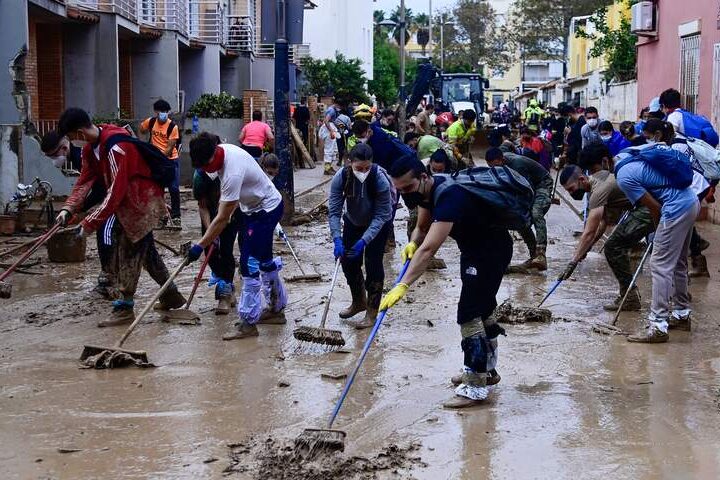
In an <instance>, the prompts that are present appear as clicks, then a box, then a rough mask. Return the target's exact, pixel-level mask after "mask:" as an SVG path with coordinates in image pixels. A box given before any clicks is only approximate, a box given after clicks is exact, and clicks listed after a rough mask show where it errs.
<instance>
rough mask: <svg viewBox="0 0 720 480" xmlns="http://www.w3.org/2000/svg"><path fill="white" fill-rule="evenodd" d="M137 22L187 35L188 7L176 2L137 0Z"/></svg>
mask: <svg viewBox="0 0 720 480" xmlns="http://www.w3.org/2000/svg"><path fill="white" fill-rule="evenodd" d="M137 1H138V22H139V23H141V24H144V25H149V26H151V27H154V28H161V29H164V30H175V31H176V32H179V33H181V34H183V35H187V30H188V8H187V7H188V5H187V2H184V1H178V0H137Z"/></svg>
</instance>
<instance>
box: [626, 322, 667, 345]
mask: <svg viewBox="0 0 720 480" xmlns="http://www.w3.org/2000/svg"><path fill="white" fill-rule="evenodd" d="M667 325H668V324H667V323H666V322H649V324H648V325H646V326H645V327H643V328H642V329H640V330H638V331H637V332H636V333H634V334H632V335H630V336H629V337H627V341H628V342H633V343H664V342H667V341H668V340H669V339H670V336H669V335H668V332H667Z"/></svg>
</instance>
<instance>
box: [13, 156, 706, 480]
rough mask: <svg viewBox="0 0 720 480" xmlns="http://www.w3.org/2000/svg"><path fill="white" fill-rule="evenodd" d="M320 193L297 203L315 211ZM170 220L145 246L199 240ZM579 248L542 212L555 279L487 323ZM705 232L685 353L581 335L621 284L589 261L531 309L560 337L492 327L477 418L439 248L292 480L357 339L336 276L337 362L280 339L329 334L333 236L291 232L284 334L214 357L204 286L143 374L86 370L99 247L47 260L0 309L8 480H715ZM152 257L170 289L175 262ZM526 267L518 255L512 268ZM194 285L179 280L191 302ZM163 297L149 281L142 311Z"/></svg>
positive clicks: (156, 320) (634, 317) (151, 341)
mask: <svg viewBox="0 0 720 480" xmlns="http://www.w3.org/2000/svg"><path fill="white" fill-rule="evenodd" d="M316 170H318V174H319V173H320V172H319V169H316ZM326 189H327V185H325V186H324V187H322V189H321V190H318V191H316V192H313V193H311V194H308V195H305V196H304V197H303V198H302V201H299V202H298V204H299V205H300V206H301V207H305V208H311V207H312V206H314V205H316V204H317V203H318V202H320V201H321V200H322V199H323V195H324V191H326ZM183 208H184V210H183V225H184V230H183V231H182V232H177V233H176V232H161V233H159V234H158V238H160V239H161V240H163V241H165V242H167V243H169V244H172V245H179V244H180V243H182V241H186V240H191V239H196V238H198V237H199V220H198V217H197V212H196V208H195V205H194V202H192V201H187V202H185V203H184V206H183ZM406 217H407V210H404V209H403V210H400V211H399V212H398V216H397V218H396V220H395V235H396V238H397V240H398V248H397V249H396V251H395V252H392V254H387V255H386V256H385V267H386V289H387V288H388V286H389V282H391V281H392V278H394V277H395V276H396V275H397V273H398V269H399V267H400V260H399V253H400V247H401V246H402V245H403V244H404V243H405V241H406V233H405V232H406V230H405V229H406V227H405V225H406ZM581 228H582V224H581V223H580V221H579V220H578V219H577V217H576V216H575V215H574V214H573V213H572V212H571V211H570V210H569V209H568V208H567V207H566V206H564V205H563V206H553V207H552V208H551V210H550V213H549V214H548V229H549V236H550V245H549V247H548V262H549V269H548V271H547V272H546V274H535V275H508V276H506V277H505V279H504V281H503V284H502V287H501V290H500V292H499V294H498V303H501V302H503V301H504V300H506V299H509V300H510V302H511V303H512V304H513V305H515V306H536V305H537V303H538V302H539V301H540V300H541V299H542V297H543V296H544V294H545V293H546V291H547V289H548V288H549V287H550V285H551V284H552V283H553V281H554V280H555V278H556V277H557V275H558V273H559V272H560V271H561V270H562V269H563V268H564V266H565V264H566V259H567V257H568V256H569V255H570V254H571V251H572V248H573V246H574V244H575V241H576V239H575V238H574V237H573V232H574V231H576V230H580V229H581ZM700 229H701V233H702V235H703V236H704V237H706V238H707V239H708V240H709V241H710V242H711V245H712V246H711V247H710V250H708V253H709V255H708V258H710V263H711V265H710V267H711V272H712V275H713V278H710V279H693V281H692V284H691V287H690V290H691V293H692V295H693V309H694V312H693V315H694V319H695V322H694V325H693V327H694V328H693V331H692V332H691V333H686V332H677V331H673V333H672V335H671V339H670V342H668V343H665V344H658V345H643V344H631V343H628V342H626V340H625V338H624V337H623V336H622V335H615V336H606V335H600V334H597V333H594V332H593V331H592V323H593V322H596V321H602V322H609V321H611V320H612V314H611V313H607V312H604V311H603V310H602V305H603V303H606V302H607V301H608V300H611V299H612V298H613V296H614V295H615V294H616V290H617V286H616V284H615V281H614V280H613V278H612V275H611V273H610V270H609V268H608V266H607V263H606V262H605V260H604V258H603V256H602V255H601V254H599V253H591V254H589V255H588V258H587V260H586V261H584V262H583V263H582V264H581V265H580V267H578V271H577V272H576V274H575V275H574V276H573V277H572V279H571V280H570V281H567V282H565V283H563V284H562V285H561V286H560V288H558V290H557V291H556V292H555V293H554V294H553V295H552V296H551V297H550V298H549V299H548V301H547V302H546V303H545V305H544V307H546V308H548V309H550V310H551V311H552V314H553V317H554V320H553V321H550V322H532V323H518V324H506V325H504V326H505V328H506V329H507V337H502V338H501V339H500V350H499V362H498V371H499V372H500V374H501V375H502V381H501V382H500V384H499V385H498V386H497V387H496V389H495V391H494V393H493V395H492V396H491V397H490V400H489V401H488V402H487V403H486V404H485V405H483V406H480V407H477V408H472V409H468V410H461V411H457V412H456V411H450V410H444V409H443V408H442V406H441V404H442V402H443V401H444V400H447V399H448V398H449V397H451V396H452V395H453V391H452V388H451V384H450V377H451V376H452V375H454V374H456V373H457V372H458V371H459V369H460V367H461V366H462V353H461V350H460V348H459V344H460V335H459V330H458V327H457V325H456V323H455V314H456V309H455V306H456V303H457V298H458V296H459V289H460V280H459V274H458V271H459V258H458V254H457V248H456V246H455V244H454V242H452V241H451V240H449V241H448V242H446V244H445V245H444V246H443V247H442V249H441V250H440V253H439V257H441V258H442V259H444V260H445V261H446V262H447V265H448V268H447V269H446V270H440V271H434V272H428V273H427V274H426V275H425V276H424V277H423V278H422V279H421V280H420V282H419V283H418V284H417V285H414V286H413V287H412V288H411V290H410V292H409V294H408V296H407V297H406V299H405V300H403V301H402V302H401V303H400V304H399V305H398V306H396V307H395V308H393V309H392V310H391V311H389V313H388V316H387V319H386V322H385V324H384V325H383V326H382V328H381V330H380V332H379V334H378V337H377V341H376V343H375V344H374V345H373V347H372V349H371V350H370V353H369V354H368V357H367V359H366V361H365V364H364V366H363V368H362V370H361V371H360V375H359V377H358V379H357V381H356V382H355V385H354V387H353V389H352V391H351V393H350V396H349V397H348V399H347V401H346V403H345V406H344V408H343V410H342V411H341V412H340V415H339V417H338V420H337V422H336V423H335V428H339V429H342V430H345V431H346V432H347V440H346V451H345V452H344V453H343V454H336V455H334V456H333V457H332V458H330V459H325V460H322V461H320V462H319V463H317V464H313V465H312V466H294V467H293V468H294V470H289V469H290V466H288V463H283V462H289V461H290V462H292V460H288V458H287V448H291V447H288V446H287V445H289V444H291V443H292V441H293V439H294V438H295V437H296V436H297V435H299V434H300V433H301V432H302V430H303V429H304V428H308V427H324V425H325V423H326V422H327V418H328V416H329V414H330V412H331V411H332V408H333V406H334V403H335V401H336V400H337V398H338V396H339V394H340V392H341V389H342V386H343V382H344V378H343V375H344V374H346V373H348V372H349V371H350V370H351V369H352V367H353V366H354V363H355V361H356V359H357V355H358V353H359V350H360V348H361V347H362V344H363V342H364V341H365V339H366V336H367V334H368V330H363V331H359V332H358V331H356V330H354V329H352V328H349V327H347V326H345V325H344V324H343V323H342V322H341V321H340V320H339V318H338V311H339V310H341V309H342V308H344V306H345V305H346V304H347V302H348V301H349V298H350V292H349V290H348V288H347V284H346V282H345V280H344V278H343V277H342V276H341V277H340V281H339V282H338V286H337V287H336V289H335V293H334V297H333V302H332V304H331V306H330V315H329V317H328V328H337V329H340V330H341V331H342V333H343V336H344V338H345V339H346V341H347V342H348V343H347V345H346V346H345V347H344V348H343V349H341V350H340V351H337V352H333V353H321V352H320V351H310V350H309V349H299V348H298V344H297V342H296V341H295V340H294V339H293V336H292V331H293V329H294V328H295V327H296V326H299V325H306V326H314V325H316V324H317V323H318V322H319V320H320V316H321V314H322V309H323V298H324V296H325V295H326V293H327V290H328V287H329V278H330V277H331V275H332V269H333V260H332V241H331V239H330V234H329V231H328V228H327V224H326V223H325V222H312V223H309V224H305V225H299V226H295V227H287V228H286V229H285V231H286V233H287V234H288V236H289V238H290V239H291V240H292V242H293V243H294V247H295V249H296V251H297V253H298V255H299V256H300V258H301V260H302V261H303V262H304V264H305V265H304V267H305V269H306V270H307V271H310V272H312V271H315V272H318V273H320V274H321V275H322V277H323V281H322V282H313V283H289V284H288V288H289V294H290V304H289V306H288V309H287V318H288V323H287V325H284V326H267V325H262V326H261V327H260V336H259V337H257V338H251V339H244V340H240V341H233V342H223V341H222V340H221V336H222V335H223V333H225V332H226V331H227V330H228V329H229V328H230V327H232V323H233V322H234V321H235V315H234V314H232V313H231V314H230V315H228V316H216V315H215V314H214V313H213V311H212V307H213V306H214V303H215V302H214V299H213V290H212V289H210V288H208V287H207V285H206V282H203V283H202V284H201V286H200V289H199V290H198V293H197V296H196V299H195V300H194V303H193V309H194V310H195V311H196V312H198V313H200V317H201V323H200V324H199V325H179V324H168V323H164V322H161V321H160V316H159V315H158V314H157V313H151V315H150V316H149V317H148V318H147V319H146V320H145V321H143V323H142V324H140V326H139V327H138V328H137V329H136V331H135V332H134V333H133V335H132V336H131V337H130V338H129V340H128V342H127V343H126V347H127V348H131V349H138V350H139V349H142V350H146V351H147V352H148V357H149V359H150V361H151V362H152V363H154V364H155V365H156V366H157V367H156V368H150V369H137V368H126V369H117V370H93V369H80V368H79V367H80V364H79V362H78V358H79V356H80V353H81V351H82V347H83V345H85V344H96V345H98V344H99V345H106V344H112V343H114V342H115V341H116V340H117V339H118V337H119V336H120V335H121V334H122V332H123V329H122V328H105V329H99V328H97V327H96V326H95V325H96V323H97V321H98V320H100V319H102V318H103V315H104V314H105V313H106V312H108V311H109V304H108V302H106V301H104V300H97V299H94V298H93V297H92V295H91V294H90V293H89V291H90V289H91V288H92V287H93V286H94V284H95V280H96V274H97V271H98V262H97V258H96V253H95V251H94V242H88V243H89V249H88V260H86V262H85V263H84V264H66V265H62V264H52V263H48V262H47V261H46V258H47V253H46V251H45V250H44V249H41V250H40V251H39V252H38V254H36V255H35V257H40V258H41V259H42V260H43V263H42V268H41V272H42V275H35V276H30V275H14V276H13V277H12V283H13V284H14V287H13V297H12V298H11V299H9V300H3V303H2V305H1V307H0V308H2V311H3V315H2V319H3V321H2V325H1V326H0V329H1V332H2V342H1V345H0V444H1V445H2V446H3V448H2V451H1V452H0V469H1V470H2V471H3V472H4V473H3V475H2V477H3V478H7V479H35V478H37V479H90V478H107V479H146V478H157V479H161V478H162V479H200V478H223V477H225V476H226V477H227V478H238V479H250V478H338V479H339V478H416V479H475V478H498V479H505V478H518V479H521V478H522V479H525V478H553V479H576V478H593V479H594V478H597V479H600V478H609V477H612V478H636V479H656V478H657V479H663V478H698V479H712V478H719V477H720V460H718V456H717V452H718V449H719V448H720V440H719V439H720V422H718V417H719V416H720V382H719V381H718V374H719V373H720V354H719V353H718V348H717V345H718V342H719V341H720V323H719V322H718V320H717V318H718V317H717V313H716V312H717V309H718V306H719V305H720V295H718V294H719V293H720V289H718V287H717V276H719V275H720V273H718V265H717V263H716V262H714V261H713V259H715V258H718V254H719V253H720V234H719V232H720V230H718V228H717V227H714V226H711V225H709V224H701V227H700ZM479 233H481V232H479ZM518 238H519V237H518ZM90 244H93V245H90ZM275 248H276V251H277V252H280V253H281V256H282V258H283V261H284V263H285V267H284V269H283V271H282V275H283V276H284V277H286V278H287V277H291V276H293V275H297V274H299V273H300V272H299V270H298V268H297V266H296V265H295V264H294V262H293V260H292V257H291V256H290V253H289V250H288V249H287V247H285V246H284V244H281V243H279V242H278V241H276V243H275ZM594 250H595V252H597V250H598V248H597V247H596V248H595V249H594ZM160 251H161V253H162V255H163V257H164V259H165V261H166V262H167V264H168V267H169V268H171V269H172V268H174V267H176V266H177V265H178V264H179V262H180V261H181V257H178V256H174V255H173V254H172V253H170V252H169V251H167V250H165V249H161V250H160ZM526 255H527V252H526V251H525V247H524V245H523V243H522V242H521V241H516V242H515V255H514V260H516V259H521V260H522V259H524V258H526ZM198 266H199V265H198V264H193V265H192V266H191V267H189V268H187V269H186V270H184V271H183V272H182V273H181V276H180V277H179V281H178V285H179V287H180V289H181V291H183V293H188V292H189V290H190V288H191V286H192V281H193V277H194V276H195V275H196V274H197V268H198ZM36 268H37V267H36ZM207 275H208V274H207V273H206V277H207ZM639 284H640V290H641V294H642V297H643V307H644V308H643V312H640V313H637V312H631V313H623V315H622V316H621V317H620V321H619V323H618V326H619V327H621V328H622V329H624V330H625V331H633V330H635V328H636V327H637V326H639V325H640V323H641V319H642V318H644V315H646V312H647V308H648V302H649V299H650V293H649V288H650V279H649V270H648V269H647V268H646V269H645V271H644V272H643V274H642V276H641V279H640V282H639ZM155 288H156V285H155V283H154V282H153V281H152V280H151V279H150V278H149V277H148V276H147V274H146V273H143V276H142V278H141V284H140V288H139V290H138V294H139V295H138V298H137V302H138V305H139V306H144V305H145V302H147V300H148V299H149V298H150V297H151V296H152V294H153V293H154V289H155ZM283 452H285V453H283ZM298 461H299V460H298ZM338 466H340V467H341V468H339V467H338ZM288 471H291V472H294V474H293V475H295V476H294V477H292V476H287V472H288Z"/></svg>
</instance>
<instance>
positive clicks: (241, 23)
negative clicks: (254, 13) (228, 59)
mask: <svg viewBox="0 0 720 480" xmlns="http://www.w3.org/2000/svg"><path fill="white" fill-rule="evenodd" d="M224 43H225V46H226V47H227V49H228V50H234V51H236V52H249V53H252V54H255V26H254V25H253V21H252V18H250V16H249V15H228V16H227V23H226V28H225V42H224Z"/></svg>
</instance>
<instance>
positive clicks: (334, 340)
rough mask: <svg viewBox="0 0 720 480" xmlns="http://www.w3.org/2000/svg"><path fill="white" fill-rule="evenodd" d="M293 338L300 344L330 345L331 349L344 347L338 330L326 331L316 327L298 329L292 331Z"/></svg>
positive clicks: (343, 340)
mask: <svg viewBox="0 0 720 480" xmlns="http://www.w3.org/2000/svg"><path fill="white" fill-rule="evenodd" d="M293 336H294V337H295V339H296V340H299V341H301V342H310V343H317V344H320V345H330V346H333V347H342V346H344V345H345V339H344V338H343V336H342V332H341V331H340V330H328V329H325V328H317V327H298V328H296V329H295V330H294V331H293Z"/></svg>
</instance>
